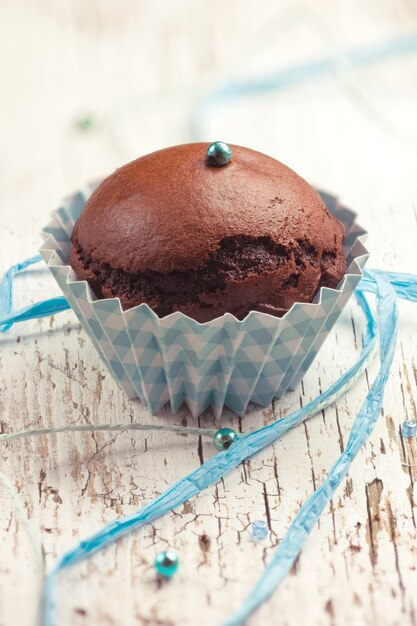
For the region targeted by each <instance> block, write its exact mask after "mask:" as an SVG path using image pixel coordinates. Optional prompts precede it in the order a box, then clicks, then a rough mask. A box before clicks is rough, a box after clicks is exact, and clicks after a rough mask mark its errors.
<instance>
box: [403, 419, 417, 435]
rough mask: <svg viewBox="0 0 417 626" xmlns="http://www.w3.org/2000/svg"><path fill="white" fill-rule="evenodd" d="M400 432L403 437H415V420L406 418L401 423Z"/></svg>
mask: <svg viewBox="0 0 417 626" xmlns="http://www.w3.org/2000/svg"><path fill="white" fill-rule="evenodd" d="M401 434H402V436H403V437H407V438H408V437H415V436H416V435H417V422H416V420H408V421H407V420H406V421H404V422H403V423H402V425H401Z"/></svg>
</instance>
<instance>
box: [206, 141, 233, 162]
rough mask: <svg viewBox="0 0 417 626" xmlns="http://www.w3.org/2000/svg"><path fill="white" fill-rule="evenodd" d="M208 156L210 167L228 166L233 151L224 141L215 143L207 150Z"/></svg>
mask: <svg viewBox="0 0 417 626" xmlns="http://www.w3.org/2000/svg"><path fill="white" fill-rule="evenodd" d="M206 156H207V160H208V162H209V163H210V165H215V166H217V167H222V166H223V165H227V164H228V163H229V161H230V159H231V158H232V149H231V147H230V146H228V145H227V143H224V141H215V142H214V143H211V144H210V145H209V147H208V148H207V151H206Z"/></svg>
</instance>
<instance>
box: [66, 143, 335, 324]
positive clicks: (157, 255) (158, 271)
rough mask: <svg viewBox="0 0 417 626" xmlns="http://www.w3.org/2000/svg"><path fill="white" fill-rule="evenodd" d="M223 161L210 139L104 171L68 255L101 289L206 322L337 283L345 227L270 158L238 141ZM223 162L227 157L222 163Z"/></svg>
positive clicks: (303, 297) (277, 309) (281, 309)
mask: <svg viewBox="0 0 417 626" xmlns="http://www.w3.org/2000/svg"><path fill="white" fill-rule="evenodd" d="M230 148H231V150H232V158H231V159H230V161H229V162H227V160H226V164H223V166H220V167H219V166H216V164H213V160H212V159H208V158H207V156H206V149H207V144H203V143H195V144H184V145H180V146H174V147H171V148H166V149H164V150H159V151H158V152H154V153H152V154H148V155H146V156H144V157H141V158H139V159H137V160H135V161H132V162H131V163H128V164H127V165H124V166H123V167H121V168H120V169H118V170H116V172H115V173H114V174H112V175H111V176H109V177H108V178H106V179H105V180H104V181H103V182H102V183H101V184H100V185H99V186H98V187H97V189H96V190H95V191H94V193H93V194H92V196H91V197H90V199H89V200H88V202H87V203H86V205H85V207H84V210H83V212H82V214H81V216H80V218H79V220H78V221H77V223H76V224H75V227H74V230H73V235H72V244H73V248H72V253H71V259H70V263H71V266H72V267H73V269H74V271H75V273H76V275H77V277H78V278H79V279H80V280H87V281H88V283H89V284H90V286H91V288H92V289H93V291H94V293H95V294H96V296H97V297H98V298H112V297H118V298H120V300H121V303H122V306H123V308H124V309H128V308H130V307H133V306H136V305H138V304H141V303H146V304H148V305H149V306H150V307H151V308H152V309H153V311H155V313H157V314H158V315H159V316H160V317H163V316H165V315H168V314H170V313H173V312H174V311H181V312H182V313H185V314H186V315H188V316H190V317H192V318H194V319H195V320H197V321H199V322H206V321H208V320H211V319H213V318H215V317H218V316H220V315H222V314H223V313H226V312H229V313H232V314H233V315H235V316H236V317H237V318H239V319H242V318H244V317H245V316H246V315H247V314H248V313H249V312H250V311H254V310H255V311H262V312H266V313H270V314H272V315H277V316H281V315H282V314H283V313H285V312H286V311H287V310H288V309H289V308H290V307H291V305H292V304H293V303H294V302H311V301H312V300H313V298H314V296H315V295H316V293H317V291H318V290H319V289H320V287H322V286H327V287H336V286H337V284H338V283H339V281H340V280H341V279H342V277H343V275H344V273H345V270H346V261H345V257H344V254H343V240H344V235H345V232H344V227H343V225H342V224H341V222H339V221H338V220H337V219H336V218H335V217H333V216H332V215H330V213H329V212H328V210H327V208H326V206H325V204H324V203H323V201H322V199H321V198H320V196H319V195H318V194H317V193H316V191H315V190H314V189H313V188H312V187H311V186H310V185H309V184H308V183H307V182H306V181H305V180H303V179H302V178H300V176H298V175H297V174H296V173H295V172H293V171H292V170H291V169H289V168H288V167H286V166H285V165H283V164H282V163H280V162H279V161H276V160H275V159H273V158H271V157H269V156H266V155H265V154H261V153H260V152H256V151H254V150H250V149H248V148H243V147H240V146H230ZM219 164H220V163H219Z"/></svg>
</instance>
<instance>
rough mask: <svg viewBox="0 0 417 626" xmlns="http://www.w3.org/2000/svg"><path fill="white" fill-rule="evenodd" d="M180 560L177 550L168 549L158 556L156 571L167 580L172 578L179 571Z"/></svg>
mask: <svg viewBox="0 0 417 626" xmlns="http://www.w3.org/2000/svg"><path fill="white" fill-rule="evenodd" d="M178 565H179V559H178V555H177V553H176V552H175V550H172V549H170V548H169V549H168V550H164V551H163V552H160V553H159V554H157V555H156V559H155V569H156V571H157V572H158V574H161V576H164V577H165V578H171V576H172V575H173V574H175V572H176V571H177V569H178Z"/></svg>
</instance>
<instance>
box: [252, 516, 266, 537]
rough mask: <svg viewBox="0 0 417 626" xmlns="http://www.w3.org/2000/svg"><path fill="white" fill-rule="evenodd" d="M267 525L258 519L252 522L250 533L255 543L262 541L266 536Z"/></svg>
mask: <svg viewBox="0 0 417 626" xmlns="http://www.w3.org/2000/svg"><path fill="white" fill-rule="evenodd" d="M268 530H269V529H268V524H267V523H266V522H265V521H264V520H262V519H260V520H256V521H255V522H252V524H251V532H252V537H253V538H254V539H256V541H263V540H264V539H266V538H267V536H268Z"/></svg>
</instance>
